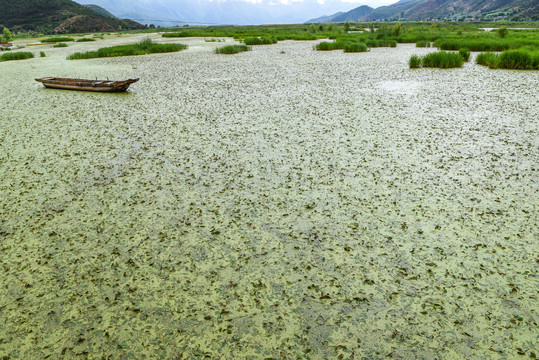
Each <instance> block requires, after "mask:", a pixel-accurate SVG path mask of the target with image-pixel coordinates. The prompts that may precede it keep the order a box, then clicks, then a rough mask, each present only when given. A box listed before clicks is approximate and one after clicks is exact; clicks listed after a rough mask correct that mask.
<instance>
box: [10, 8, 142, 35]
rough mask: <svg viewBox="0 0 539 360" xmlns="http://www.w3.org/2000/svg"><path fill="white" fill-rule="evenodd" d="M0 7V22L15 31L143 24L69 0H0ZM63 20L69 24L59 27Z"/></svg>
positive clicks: (44, 30) (76, 29)
mask: <svg viewBox="0 0 539 360" xmlns="http://www.w3.org/2000/svg"><path fill="white" fill-rule="evenodd" d="M0 9H2V10H1V11H0V24H1V25H3V26H5V27H7V28H9V29H12V30H17V31H38V32H42V33H53V32H55V29H56V31H58V30H60V31H61V32H63V31H67V32H92V31H106V30H118V29H119V28H121V29H133V28H143V27H144V26H143V25H141V24H139V23H136V22H134V21H130V20H121V19H117V18H111V17H108V16H104V15H101V14H98V13H96V12H95V11H93V10H91V9H89V8H86V7H84V6H82V5H80V4H77V3H76V2H73V1H71V0H17V1H12V0H0ZM68 20H69V21H68ZM66 21H67V22H66ZM62 23H64V24H66V23H68V24H69V28H58V27H59V26H60V25H61V24H62Z"/></svg>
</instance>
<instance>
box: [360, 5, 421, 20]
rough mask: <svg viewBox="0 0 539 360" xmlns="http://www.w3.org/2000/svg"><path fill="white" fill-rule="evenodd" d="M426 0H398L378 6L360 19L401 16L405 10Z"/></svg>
mask: <svg viewBox="0 0 539 360" xmlns="http://www.w3.org/2000/svg"><path fill="white" fill-rule="evenodd" d="M426 1H427V0H400V1H399V2H396V3H395V4H392V5H388V6H380V7H378V8H376V9H374V10H373V11H372V12H370V13H369V14H367V15H365V16H364V17H363V18H362V19H361V20H362V21H368V20H383V19H391V18H395V17H396V18H403V17H404V15H405V12H406V11H407V10H409V9H411V8H413V7H415V6H418V5H421V4H423V3H424V2H426Z"/></svg>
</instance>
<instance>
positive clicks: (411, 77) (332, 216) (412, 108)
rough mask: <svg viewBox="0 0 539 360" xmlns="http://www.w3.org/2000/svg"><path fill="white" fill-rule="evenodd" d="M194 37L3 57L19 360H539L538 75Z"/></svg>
mask: <svg viewBox="0 0 539 360" xmlns="http://www.w3.org/2000/svg"><path fill="white" fill-rule="evenodd" d="M113 40H114V41H116V43H112V42H113ZM113 40H110V41H111V44H110V45H115V44H117V43H119V42H120V40H122V41H125V39H119V40H116V39H113ZM182 42H184V43H186V44H188V45H189V49H188V50H185V51H182V52H180V53H174V54H160V55H151V56H140V57H132V58H114V59H95V60H80V61H77V62H74V61H67V60H65V57H66V55H67V54H69V52H70V51H78V50H84V49H86V46H91V45H88V44H85V43H81V44H79V43H77V44H74V45H73V46H72V47H73V48H72V49H51V50H50V51H49V50H47V51H48V53H47V57H46V58H34V59H30V60H24V61H18V62H9V63H2V65H0V81H1V83H2V86H1V87H0V98H1V99H2V102H0V324H1V326H0V358H1V359H62V358H64V359H144V358H146V359H150V358H155V359H325V358H327V359H337V358H342V359H362V358H364V359H388V358H389V359H515V358H523V359H524V358H536V357H537V355H538V354H539V353H538V350H537V343H538V335H539V333H538V330H537V329H538V326H537V325H538V324H537V322H538V314H537V309H539V306H538V299H537V288H538V282H537V269H538V238H539V230H538V229H539V216H538V215H539V214H538V206H539V177H538V164H539V150H538V147H539V143H538V139H539V133H538V131H539V112H538V111H539V110H538V107H537V100H538V95H537V91H536V90H537V88H538V87H539V86H538V85H539V75H538V74H537V73H536V72H535V73H534V72H517V71H505V70H496V71H490V70H489V69H486V68H484V67H481V66H477V65H475V64H473V61H472V62H471V63H468V64H465V66H464V67H463V68H462V69H454V70H438V69H419V70H410V69H408V64H407V61H408V59H409V57H410V56H411V55H412V54H416V53H418V52H419V53H421V54H427V53H428V52H429V51H433V50H431V49H416V48H415V47H414V46H412V45H410V46H408V45H399V46H398V47H397V48H396V49H372V50H371V51H370V52H368V53H362V54H342V53H336V52H333V53H322V52H316V51H313V50H312V46H313V44H315V42H289V41H286V42H280V43H279V44H277V45H273V46H270V47H257V48H256V49H253V51H251V52H248V53H244V54H238V55H235V56H232V57H223V56H219V55H216V54H214V53H213V51H214V49H215V48H216V47H217V46H218V44H212V43H206V42H204V39H202V38H201V39H182ZM100 45H102V44H100ZM37 51H39V49H37ZM43 76H70V77H81V78H94V77H96V76H98V77H99V78H103V77H107V76H108V77H110V78H111V79H115V78H118V79H120V78H130V77H140V78H141V80H140V81H139V82H138V83H137V84H134V85H133V86H132V87H131V88H130V92H128V93H126V94H92V93H81V92H69V91H61V90H51V89H44V88H43V87H42V86H40V84H37V83H35V81H34V80H33V79H34V78H36V77H43ZM501 84H503V86H501Z"/></svg>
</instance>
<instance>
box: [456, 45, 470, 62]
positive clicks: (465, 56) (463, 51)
mask: <svg viewBox="0 0 539 360" xmlns="http://www.w3.org/2000/svg"><path fill="white" fill-rule="evenodd" d="M459 55H460V56H462V59H463V60H464V61H466V62H468V60H470V50H468V49H466V48H462V49H459Z"/></svg>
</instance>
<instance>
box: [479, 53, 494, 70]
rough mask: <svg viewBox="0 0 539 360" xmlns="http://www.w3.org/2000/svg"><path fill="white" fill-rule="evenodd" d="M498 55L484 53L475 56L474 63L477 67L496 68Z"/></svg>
mask: <svg viewBox="0 0 539 360" xmlns="http://www.w3.org/2000/svg"><path fill="white" fill-rule="evenodd" d="M498 57H499V55H498V54H494V53H491V52H484V53H481V54H479V55H477V58H476V59H475V62H476V63H477V64H479V65H483V66H488V67H489V68H491V69H495V68H496V67H498Z"/></svg>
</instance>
